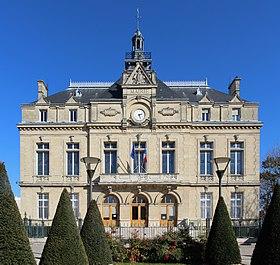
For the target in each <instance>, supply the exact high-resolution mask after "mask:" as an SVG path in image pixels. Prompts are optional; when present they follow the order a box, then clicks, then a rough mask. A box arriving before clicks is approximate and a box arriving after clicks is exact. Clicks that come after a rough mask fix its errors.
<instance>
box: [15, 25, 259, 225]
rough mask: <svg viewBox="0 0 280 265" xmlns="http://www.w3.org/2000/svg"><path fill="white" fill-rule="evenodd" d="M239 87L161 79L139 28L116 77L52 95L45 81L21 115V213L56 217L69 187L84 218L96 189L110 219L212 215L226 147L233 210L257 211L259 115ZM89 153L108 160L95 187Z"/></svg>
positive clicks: (164, 220)
mask: <svg viewBox="0 0 280 265" xmlns="http://www.w3.org/2000/svg"><path fill="white" fill-rule="evenodd" d="M159 70H160V69H159ZM241 92H242V88H241V87H240V78H238V77H236V78H234V79H233V80H232V82H231V83H230V85H229V87H228V91H227V92H226V93H225V92H221V91H218V90H216V89H214V88H212V87H211V85H210V84H208V81H207V80H202V81H162V80H161V79H160V76H159V75H157V74H156V72H155V71H154V69H153V67H152V56H151V53H150V52H146V51H145V50H144V37H143V35H142V33H141V32H140V30H139V29H137V30H136V32H135V34H134V35H133V37H132V49H131V52H128V53H126V55H125V60H124V70H123V72H122V74H121V75H120V78H119V79H118V80H116V81H115V82H113V83H110V82H73V81H71V82H70V84H69V86H68V87H67V88H66V89H65V90H63V91H60V92H58V93H55V94H53V95H49V94H48V87H47V86H46V84H45V83H44V81H41V80H40V81H38V97H37V99H36V100H35V101H34V102H32V103H30V104H24V105H22V121H21V122H20V123H19V124H18V129H19V132H20V188H21V214H22V216H24V215H25V214H26V216H27V217H30V218H31V219H33V220H45V221H47V220H52V219H53V217H54V214H55V210H56V206H57V203H58V200H59V197H60V194H61V192H62V190H63V188H65V187H66V188H67V190H68V191H69V193H70V196H71V202H72V206H73V210H74V213H75V216H76V217H77V218H84V216H85V213H86V210H87V205H88V200H89V198H93V199H95V200H96V201H97V203H98V206H99V209H100V212H101V215H102V218H103V221H104V225H105V226H108V227H171V226H177V225H178V224H180V223H182V222H183V221H186V220H205V219H206V218H212V217H213V212H214V209H215V206H216V203H217V200H218V191H219V189H218V183H219V182H218V177H217V175H216V166H215V163H214V158H215V157H229V158H230V159H231V160H230V163H229V166H228V168H227V170H226V172H225V174H224V176H223V179H222V195H223V197H224V199H225V202H226V204H227V206H228V209H229V213H230V216H231V218H232V219H235V220H244V219H255V218H258V210H259V203H258V201H259V167H260V164H259V160H260V128H261V126H262V123H261V122H260V121H259V118H258V104H257V103H254V102H249V101H247V100H245V99H243V98H242V96H241ZM84 157H95V158H98V159H100V160H101V162H100V163H99V164H97V167H96V171H95V174H94V175H93V178H92V186H91V187H90V186H89V183H90V181H89V178H88V176H87V171H86V169H87V168H86V166H85V164H84V163H83V162H82V161H81V158H84ZM89 193H91V194H89Z"/></svg>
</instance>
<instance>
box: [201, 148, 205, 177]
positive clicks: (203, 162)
mask: <svg viewBox="0 0 280 265" xmlns="http://www.w3.org/2000/svg"><path fill="white" fill-rule="evenodd" d="M204 165H205V152H200V174H201V175H205V166H204Z"/></svg>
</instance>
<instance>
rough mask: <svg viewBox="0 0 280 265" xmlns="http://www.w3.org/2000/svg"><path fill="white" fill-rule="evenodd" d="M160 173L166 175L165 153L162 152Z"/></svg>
mask: <svg viewBox="0 0 280 265" xmlns="http://www.w3.org/2000/svg"><path fill="white" fill-rule="evenodd" d="M162 173H167V152H166V151H163V152H162Z"/></svg>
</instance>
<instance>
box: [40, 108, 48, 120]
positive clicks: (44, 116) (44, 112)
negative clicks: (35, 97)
mask: <svg viewBox="0 0 280 265" xmlns="http://www.w3.org/2000/svg"><path fill="white" fill-rule="evenodd" d="M47 121H48V111H47V110H46V109H41V110H40V122H47Z"/></svg>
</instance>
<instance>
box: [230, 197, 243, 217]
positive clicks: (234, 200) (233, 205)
mask: <svg viewBox="0 0 280 265" xmlns="http://www.w3.org/2000/svg"><path fill="white" fill-rule="evenodd" d="M233 195H234V197H233ZM238 195H240V196H241V198H238ZM238 202H240V205H238ZM238 208H240V216H238ZM243 214H244V192H232V193H231V195H230V218H231V219H235V220H239V219H243Z"/></svg>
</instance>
